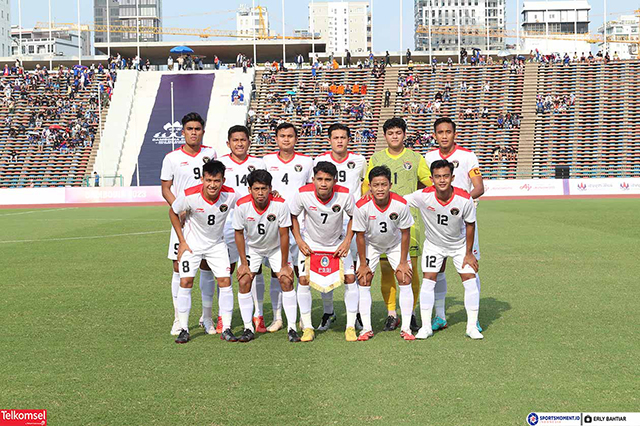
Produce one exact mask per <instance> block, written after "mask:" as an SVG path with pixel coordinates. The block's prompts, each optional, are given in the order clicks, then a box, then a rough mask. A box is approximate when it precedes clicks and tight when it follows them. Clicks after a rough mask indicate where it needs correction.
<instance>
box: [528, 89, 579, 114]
mask: <svg viewBox="0 0 640 426" xmlns="http://www.w3.org/2000/svg"><path fill="white" fill-rule="evenodd" d="M575 103H576V95H574V94H573V93H571V94H570V95H536V113H537V114H544V113H545V112H551V111H553V113H554V114H564V113H566V112H568V111H569V110H570V109H571V107H573V106H574V105H575Z"/></svg>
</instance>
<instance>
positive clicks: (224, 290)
mask: <svg viewBox="0 0 640 426" xmlns="http://www.w3.org/2000/svg"><path fill="white" fill-rule="evenodd" d="M218 310H219V311H220V317H222V330H223V331H224V330H226V329H227V328H231V315H232V314H233V290H232V289H231V286H229V287H220V296H218Z"/></svg>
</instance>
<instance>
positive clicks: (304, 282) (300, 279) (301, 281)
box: [298, 277, 309, 286]
mask: <svg viewBox="0 0 640 426" xmlns="http://www.w3.org/2000/svg"><path fill="white" fill-rule="evenodd" d="M298 284H300V285H304V286H307V285H309V280H308V279H307V277H298Z"/></svg>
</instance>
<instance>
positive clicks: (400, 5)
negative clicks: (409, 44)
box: [400, 0, 402, 65]
mask: <svg viewBox="0 0 640 426" xmlns="http://www.w3.org/2000/svg"><path fill="white" fill-rule="evenodd" d="M400 65H402V0H400Z"/></svg>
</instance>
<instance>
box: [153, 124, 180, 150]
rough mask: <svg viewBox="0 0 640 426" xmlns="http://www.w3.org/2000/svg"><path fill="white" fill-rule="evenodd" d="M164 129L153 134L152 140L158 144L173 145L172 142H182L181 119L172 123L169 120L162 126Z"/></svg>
mask: <svg viewBox="0 0 640 426" xmlns="http://www.w3.org/2000/svg"><path fill="white" fill-rule="evenodd" d="M162 129H163V130H164V131H162V130H161V131H159V132H156V133H154V134H153V136H152V137H151V141H152V142H153V143H154V144H156V145H171V143H172V142H173V143H181V137H182V135H181V133H182V124H181V123H180V122H179V121H176V122H174V123H173V124H171V122H170V121H169V122H168V123H166V124H165V125H164V126H162Z"/></svg>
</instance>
